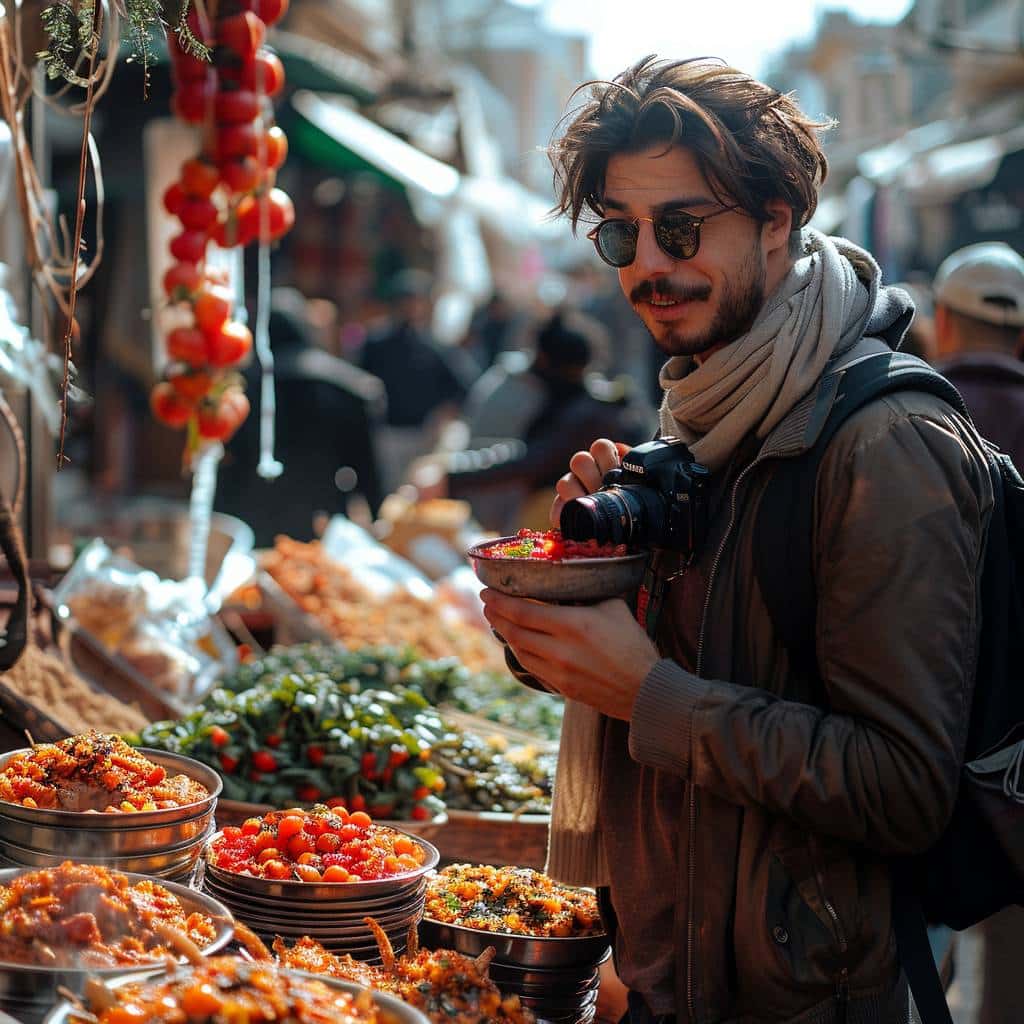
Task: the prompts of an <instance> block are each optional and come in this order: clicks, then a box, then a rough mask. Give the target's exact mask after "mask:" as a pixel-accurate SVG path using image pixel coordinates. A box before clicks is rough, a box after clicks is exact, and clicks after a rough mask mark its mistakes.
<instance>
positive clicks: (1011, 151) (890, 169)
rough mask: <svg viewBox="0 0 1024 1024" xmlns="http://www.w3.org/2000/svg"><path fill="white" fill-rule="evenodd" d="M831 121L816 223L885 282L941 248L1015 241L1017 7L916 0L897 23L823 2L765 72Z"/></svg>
mask: <svg viewBox="0 0 1024 1024" xmlns="http://www.w3.org/2000/svg"><path fill="white" fill-rule="evenodd" d="M768 77H769V79H770V80H771V82H772V84H774V85H776V86H777V87H779V88H781V89H784V90H787V91H789V90H794V91H795V92H796V93H797V96H798V98H799V99H800V101H801V103H802V105H803V106H804V107H805V108H806V109H808V110H809V111H811V112H813V113H819V112H820V113H822V114H827V115H831V116H834V117H836V118H838V121H839V124H838V126H837V128H836V129H835V130H834V131H833V132H832V133H830V136H829V139H828V143H827V152H828V155H829V160H830V164H831V174H830V178H829V181H828V182H827V184H826V187H825V190H824V192H823V200H822V203H821V207H820V210H819V214H818V217H817V220H816V225H817V226H819V227H821V228H822V229H823V230H827V231H836V232H838V233H842V234H845V235H847V236H848V237H850V238H851V239H853V240H854V241H857V242H860V243H862V244H865V245H867V246H868V248H870V249H871V251H872V252H874V253H875V255H876V256H878V258H879V260H880V262H881V263H882V265H883V269H884V270H885V272H886V275H887V276H888V277H889V278H890V279H895V278H905V277H907V276H914V275H919V276H921V277H925V276H927V277H930V276H931V274H932V273H933V272H934V270H935V269H936V267H937V266H938V264H939V263H940V262H941V260H942V259H943V258H944V257H945V256H946V255H947V254H948V253H949V252H950V251H952V250H954V249H956V248H959V247H960V246H963V245H967V244H970V243H972V242H979V241H989V240H1002V241H1006V242H1008V243H1009V244H1011V245H1013V246H1014V247H1015V248H1017V249H1018V250H1020V249H1022V248H1024V213H1022V211H1024V128H1022V125H1024V5H1022V4H1021V3H1020V2H1019V0H916V3H915V4H914V6H913V7H912V8H911V10H910V11H909V12H908V13H907V15H906V17H905V18H904V19H903V20H902V21H901V22H900V23H899V24H898V25H896V26H880V25H865V24H861V23H858V22H857V21H856V20H854V19H852V18H851V17H850V16H849V15H847V14H845V13H839V12H830V13H829V14H827V15H826V16H825V17H824V19H823V20H822V22H821V24H820V26H819V30H818V33H817V35H816V36H815V38H814V39H813V40H812V42H811V43H810V44H808V45H806V46H802V47H799V48H796V49H794V50H790V51H789V52H787V53H786V54H785V55H784V57H783V58H782V59H780V60H779V61H778V62H777V63H776V65H775V67H774V68H773V69H772V71H771V72H770V74H769V76H768Z"/></svg>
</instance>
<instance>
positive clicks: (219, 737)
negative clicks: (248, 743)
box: [210, 725, 231, 747]
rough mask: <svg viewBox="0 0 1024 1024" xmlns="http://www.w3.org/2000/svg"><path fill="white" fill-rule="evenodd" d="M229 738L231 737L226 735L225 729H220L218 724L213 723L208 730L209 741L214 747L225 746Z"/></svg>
mask: <svg viewBox="0 0 1024 1024" xmlns="http://www.w3.org/2000/svg"><path fill="white" fill-rule="evenodd" d="M230 739H231V737H230V736H229V735H228V732H227V730H226V729H222V728H221V727H220V726H219V725H215V726H214V727H213V728H212V729H211V730H210V742H211V743H212V744H213V745H214V746H215V747H226V746H227V744H228V740H230Z"/></svg>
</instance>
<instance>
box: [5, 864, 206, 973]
mask: <svg viewBox="0 0 1024 1024" xmlns="http://www.w3.org/2000/svg"><path fill="white" fill-rule="evenodd" d="M216 934H217V928H216V925H215V924H214V922H213V920H212V919H211V918H210V917H208V916H207V915H205V914H201V913H198V912H193V913H188V914H186V912H185V909H184V908H183V907H182V905H181V902H180V901H179V900H178V897H177V896H175V895H174V893H172V892H170V891H169V890H168V889H166V888H164V887H163V886H162V885H160V884H159V883H157V882H155V881H152V880H150V879H146V880H144V881H141V882H135V883H132V882H130V881H129V879H128V878H127V877H126V876H125V875H122V874H120V873H119V872H116V871H110V870H108V869H107V868H101V867H95V866H92V865H86V864H73V863H71V862H70V861H65V863H63V864H61V866H60V867H58V868H47V869H43V870H39V871H30V872H28V873H26V874H23V875H19V876H18V877H17V878H15V879H14V881H12V882H11V884H10V885H7V886H0V960H6V961H9V962H13V963H21V964H39V965H42V966H47V967H93V968H105V967H122V966H127V965H131V964H139V963H150V962H158V961H160V960H162V959H163V958H164V957H166V956H168V955H170V954H173V953H177V954H181V955H184V956H185V957H186V958H187V959H192V958H194V957H195V956H196V955H197V954H198V951H199V950H201V949H203V948H204V947H205V946H208V945H209V944H210V942H212V941H213V939H214V938H215V936H216Z"/></svg>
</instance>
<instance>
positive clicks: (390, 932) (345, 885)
mask: <svg viewBox="0 0 1024 1024" xmlns="http://www.w3.org/2000/svg"><path fill="white" fill-rule="evenodd" d="M218 835H219V833H218V834H217V835H215V836H214V837H213V839H212V840H211V846H212V844H213V842H214V841H215V840H216V839H217V837H218ZM403 835H408V833H403ZM409 838H411V839H412V840H413V842H415V843H417V844H418V845H419V846H420V848H421V849H422V850H423V851H424V853H425V854H426V856H425V857H424V860H423V863H422V864H421V865H420V867H418V868H416V870H415V871H407V872H405V873H404V874H401V875H395V876H394V877H393V878H382V879H377V880H374V881H367V882H300V881H298V880H294V881H293V880H291V879H284V880H271V879H268V878H256V877H254V876H252V875H241V874H236V873H235V872H233V871H225V870H224V869H223V868H218V867H216V866H215V865H214V864H213V863H212V860H211V859H210V856H209V854H208V855H207V858H206V860H205V863H204V864H203V868H202V870H203V873H204V877H203V883H202V884H203V887H204V888H205V890H206V891H207V892H208V893H209V894H210V895H211V896H213V897H214V898H215V899H218V900H220V901H222V902H223V903H224V904H225V905H226V906H228V907H230V908H231V910H232V912H233V913H234V915H235V917H237V918H238V919H239V920H240V921H242V922H243V923H244V924H247V925H248V926H249V927H250V928H251V929H252V930H253V931H254V932H256V934H257V935H259V936H260V937H261V938H262V939H263V940H264V941H271V940H273V938H274V936H276V935H280V936H281V938H282V939H285V940H286V941H287V942H289V943H291V942H294V941H295V940H296V939H299V938H302V936H304V935H308V936H309V937H310V938H311V939H316V941H317V942H319V943H320V944H321V945H322V946H323V947H324V948H325V949H328V950H330V951H331V952H332V953H349V954H351V955H352V956H353V957H355V958H356V959H357V960H376V959H379V951H378V949H377V943H376V942H375V941H374V938H373V933H372V932H371V931H370V929H369V928H368V927H367V926H366V924H365V923H364V922H363V918H364V917H372V918H374V919H375V920H376V921H377V923H378V924H379V925H380V926H381V928H383V929H384V931H385V932H386V933H387V936H388V938H389V939H390V940H391V945H392V946H393V947H394V950H395V952H396V953H401V952H402V951H403V950H404V949H405V946H406V937H407V935H408V933H409V928H410V926H412V925H415V924H416V923H417V922H418V921H419V920H420V918H421V917H422V916H423V905H424V903H425V901H426V889H427V879H426V876H427V873H428V872H429V871H432V870H433V869H434V868H435V867H437V863H438V861H439V860H440V854H439V853H438V852H437V849H436V848H435V847H434V846H432V845H431V844H430V843H428V842H427V841H426V840H425V839H421V838H420V837H419V836H410V837H409ZM208 849H209V847H208Z"/></svg>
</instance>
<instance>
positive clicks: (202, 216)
mask: <svg viewBox="0 0 1024 1024" xmlns="http://www.w3.org/2000/svg"><path fill="white" fill-rule="evenodd" d="M178 219H179V220H180V221H181V223H182V224H184V225H185V227H186V228H189V229H190V230H191V231H208V230H209V229H210V227H211V226H212V224H213V223H214V221H215V220H216V219H217V207H216V206H214V205H213V203H212V202H211V201H210V200H209V199H200V198H199V197H198V196H186V197H185V198H184V199H183V200H182V201H181V206H179V207H178Z"/></svg>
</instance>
